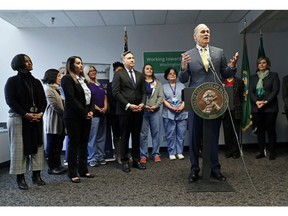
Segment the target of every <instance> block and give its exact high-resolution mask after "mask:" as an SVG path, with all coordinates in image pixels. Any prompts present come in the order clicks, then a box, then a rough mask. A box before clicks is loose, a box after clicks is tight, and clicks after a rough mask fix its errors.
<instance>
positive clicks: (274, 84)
mask: <svg viewBox="0 0 288 216" xmlns="http://www.w3.org/2000/svg"><path fill="white" fill-rule="evenodd" d="M258 80H259V78H258V74H254V75H252V76H250V83H249V93H250V100H251V111H252V112H258V108H257V105H256V101H257V100H267V101H268V103H267V104H266V105H265V106H263V107H262V108H261V109H262V111H263V112H278V111H279V108H278V99H277V95H278V93H279V90H280V80H279V77H278V74H277V73H275V72H269V75H268V76H267V77H265V78H264V80H263V87H264V90H265V94H264V96H263V97H262V98H259V97H258V96H257V93H256V85H257V83H258Z"/></svg>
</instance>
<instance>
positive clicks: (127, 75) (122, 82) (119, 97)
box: [112, 51, 146, 172]
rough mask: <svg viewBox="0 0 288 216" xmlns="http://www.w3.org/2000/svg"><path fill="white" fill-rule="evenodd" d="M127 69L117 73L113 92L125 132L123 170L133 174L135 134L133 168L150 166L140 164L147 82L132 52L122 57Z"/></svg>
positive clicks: (123, 133)
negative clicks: (136, 66)
mask: <svg viewBox="0 0 288 216" xmlns="http://www.w3.org/2000/svg"><path fill="white" fill-rule="evenodd" d="M121 58H122V63H123V64H124V67H125V69H123V70H121V71H118V72H117V73H115V74H114V77H113V81H112V91H113V95H114V97H115V99H116V115H118V116H119V121H120V133H121V162H122V171H124V172H130V171H131V170H130V165H129V156H128V154H129V138H130V134H131V135H132V150H131V154H132V158H133V162H132V166H133V167H135V168H138V169H140V170H144V169H146V167H145V166H144V165H142V164H140V162H139V159H140V131H141V126H142V120H143V108H144V104H145V101H146V93H145V80H144V77H143V75H142V74H141V73H140V72H138V71H136V70H134V66H135V60H134V56H133V53H132V52H131V51H126V52H124V53H123V54H122V56H121Z"/></svg>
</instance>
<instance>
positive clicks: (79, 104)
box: [61, 74, 95, 119]
mask: <svg viewBox="0 0 288 216" xmlns="http://www.w3.org/2000/svg"><path fill="white" fill-rule="evenodd" d="M61 87H62V89H63V91H64V95H65V108H64V114H63V118H64V119H65V118H74V119H86V116H87V113H88V112H90V111H92V112H94V111H95V106H94V103H93V102H92V99H91V101H90V104H89V105H88V106H87V105H86V99H85V93H84V90H83V88H82V86H81V84H80V83H75V82H74V80H73V78H72V77H71V76H70V75H69V74H67V75H65V76H64V77H63V78H62V79H61ZM91 98H92V97H91Z"/></svg>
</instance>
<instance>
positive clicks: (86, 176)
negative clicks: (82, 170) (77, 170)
mask: <svg viewBox="0 0 288 216" xmlns="http://www.w3.org/2000/svg"><path fill="white" fill-rule="evenodd" d="M80 177H84V178H94V177H95V175H93V174H92V173H86V174H84V175H80Z"/></svg>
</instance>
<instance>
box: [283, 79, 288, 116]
mask: <svg viewBox="0 0 288 216" xmlns="http://www.w3.org/2000/svg"><path fill="white" fill-rule="evenodd" d="M282 98H283V101H284V111H285V112H286V113H288V75H286V76H284V77H283V80H282Z"/></svg>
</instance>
